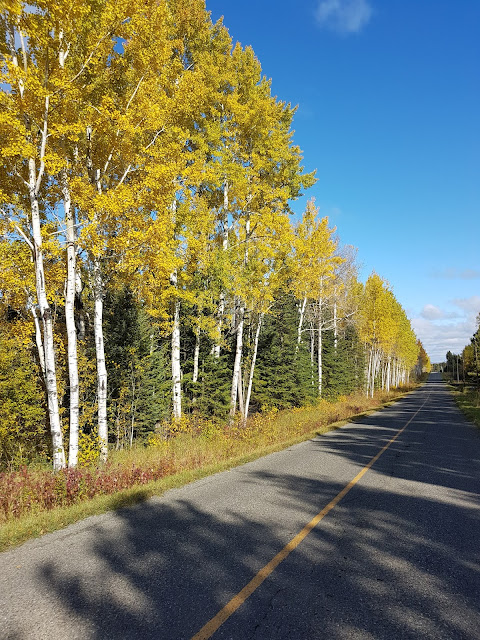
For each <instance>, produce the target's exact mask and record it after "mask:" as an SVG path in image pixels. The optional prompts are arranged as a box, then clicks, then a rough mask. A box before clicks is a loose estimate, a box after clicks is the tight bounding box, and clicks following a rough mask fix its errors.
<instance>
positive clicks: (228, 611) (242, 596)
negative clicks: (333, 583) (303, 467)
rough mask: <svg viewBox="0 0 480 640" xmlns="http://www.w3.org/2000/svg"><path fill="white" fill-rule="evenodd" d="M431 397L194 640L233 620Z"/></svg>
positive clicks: (206, 637)
mask: <svg viewBox="0 0 480 640" xmlns="http://www.w3.org/2000/svg"><path fill="white" fill-rule="evenodd" d="M429 397H430V395H428V396H427V399H426V400H425V402H424V403H423V404H422V406H421V407H420V408H419V409H417V411H416V412H415V413H414V414H413V416H412V417H411V418H410V420H409V421H408V422H407V423H406V424H405V425H404V426H403V427H402V428H401V429H400V430H399V431H397V433H396V434H395V435H394V436H393V438H391V440H389V441H388V442H387V444H386V445H385V446H384V447H383V448H382V449H380V451H379V452H378V453H377V454H376V455H375V456H374V457H373V458H372V459H371V460H370V461H369V462H368V463H367V464H366V465H365V466H364V467H363V469H362V470H361V471H360V472H359V473H357V475H356V476H355V477H354V478H353V480H350V482H349V483H348V484H347V485H346V486H345V487H344V488H343V489H342V490H341V491H340V492H339V493H337V495H336V496H335V497H334V498H333V500H332V501H331V502H329V503H328V504H327V506H326V507H324V508H323V509H322V510H321V511H320V512H319V513H317V515H316V516H315V517H314V518H312V519H311V520H310V522H309V523H308V524H307V525H305V526H304V527H303V529H302V530H301V531H300V532H299V533H297V535H296V536H295V537H294V538H292V539H291V540H290V542H289V543H288V544H286V545H285V546H284V547H283V549H282V550H281V551H279V552H278V553H277V555H276V556H275V557H274V558H272V559H271V560H270V562H268V563H267V564H266V565H265V566H264V567H263V568H262V569H260V571H259V572H258V573H257V574H256V575H255V576H254V577H253V578H252V579H251V580H250V582H249V583H248V584H246V585H245V586H244V587H243V589H242V590H241V591H239V592H238V593H237V595H235V596H234V597H233V598H232V599H231V600H230V602H227V604H226V605H225V606H224V607H223V609H220V611H219V612H218V613H217V615H215V616H214V617H213V618H212V619H211V620H209V621H208V622H207V623H206V624H205V625H204V626H203V627H202V628H201V629H200V631H199V632H198V633H196V634H195V635H194V636H193V637H192V639H191V640H208V638H211V637H212V635H213V634H214V633H215V631H216V630H217V629H218V628H219V627H221V626H222V624H223V623H224V622H226V621H227V620H228V618H230V616H231V615H232V614H233V613H235V611H236V610H237V609H238V608H239V607H240V606H241V605H242V604H243V603H244V602H245V600H246V599H247V598H249V597H250V596H251V595H252V593H253V592H254V591H256V590H257V589H258V587H259V586H260V585H261V584H262V582H264V580H266V579H267V578H268V576H269V575H270V574H271V573H272V572H273V571H274V570H275V569H276V568H277V567H278V565H279V564H280V563H281V562H283V561H284V560H285V558H287V556H289V555H290V553H291V552H292V551H293V550H294V549H296V548H297V547H298V545H299V544H300V543H301V542H302V541H303V540H304V539H305V538H306V537H307V536H308V534H309V533H310V531H312V529H314V528H315V527H316V526H317V524H318V523H319V522H320V520H323V518H324V517H325V516H326V515H327V513H329V512H330V511H331V510H332V509H333V508H334V507H335V506H336V505H337V504H338V503H339V502H340V500H341V499H342V498H344V497H345V496H346V495H347V493H348V492H349V491H350V489H352V487H354V486H355V485H356V484H357V482H358V481H359V480H360V479H361V478H363V476H364V475H365V474H366V473H367V471H368V470H369V469H370V468H371V467H372V465H374V464H375V462H376V461H377V460H378V459H379V458H380V456H381V455H382V453H384V452H385V451H386V450H387V449H388V447H389V446H390V445H391V444H392V443H393V442H395V440H396V439H397V438H398V436H399V435H400V434H402V433H403V432H404V431H405V429H406V428H407V427H408V425H409V424H410V423H411V422H412V420H414V418H415V417H416V416H417V414H418V413H419V412H420V411H421V410H422V409H423V407H424V406H425V405H426V403H427V402H428V399H429Z"/></svg>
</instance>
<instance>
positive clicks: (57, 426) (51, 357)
mask: <svg viewBox="0 0 480 640" xmlns="http://www.w3.org/2000/svg"><path fill="white" fill-rule="evenodd" d="M45 136H46V133H45ZM28 168H29V196H30V207H31V216H32V236H33V243H34V265H35V287H36V293H37V303H38V310H39V314H40V318H41V320H42V326H43V347H44V360H45V386H46V390H47V401H48V416H49V421H50V431H51V435H52V447H53V469H54V471H58V470H59V469H63V468H64V467H65V450H64V447H63V435H62V427H61V423H60V412H59V409H58V390H57V373H56V364H55V345H54V337H53V322H52V312H51V309H50V306H49V304H48V299H47V292H46V287H45V271H44V267H43V252H42V232H41V225H40V209H39V205H38V195H37V172H36V166H35V159H34V158H30V159H29V162H28Z"/></svg>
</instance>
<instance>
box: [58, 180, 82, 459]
mask: <svg viewBox="0 0 480 640" xmlns="http://www.w3.org/2000/svg"><path fill="white" fill-rule="evenodd" d="M62 192H63V206H64V210H65V223H66V237H67V282H66V287H65V323H66V327H67V355H68V379H69V386H70V430H69V433H70V437H69V447H68V466H69V467H71V468H74V467H76V466H77V464H78V416H79V382H78V359H77V329H76V326H75V282H76V270H77V269H76V257H77V251H76V247H75V239H76V238H75V217H74V215H73V211H72V203H71V198H70V190H69V188H68V182H67V176H66V173H65V171H63V172H62Z"/></svg>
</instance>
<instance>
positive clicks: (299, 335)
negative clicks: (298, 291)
mask: <svg viewBox="0 0 480 640" xmlns="http://www.w3.org/2000/svg"><path fill="white" fill-rule="evenodd" d="M306 306H307V297H306V296H305V298H304V299H303V300H302V304H301V305H300V317H299V319H298V330H297V347H296V349H295V351H298V347H299V345H300V343H301V342H302V327H303V318H304V317H305V308H306Z"/></svg>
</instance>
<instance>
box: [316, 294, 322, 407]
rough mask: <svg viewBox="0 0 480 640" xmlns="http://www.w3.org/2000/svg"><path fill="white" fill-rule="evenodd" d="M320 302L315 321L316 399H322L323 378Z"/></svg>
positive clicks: (320, 301) (319, 302)
mask: <svg viewBox="0 0 480 640" xmlns="http://www.w3.org/2000/svg"><path fill="white" fill-rule="evenodd" d="M322 324H323V322H322V300H321V299H319V301H318V320H317V365H318V397H319V398H321V397H322V377H323V360H322Z"/></svg>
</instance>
